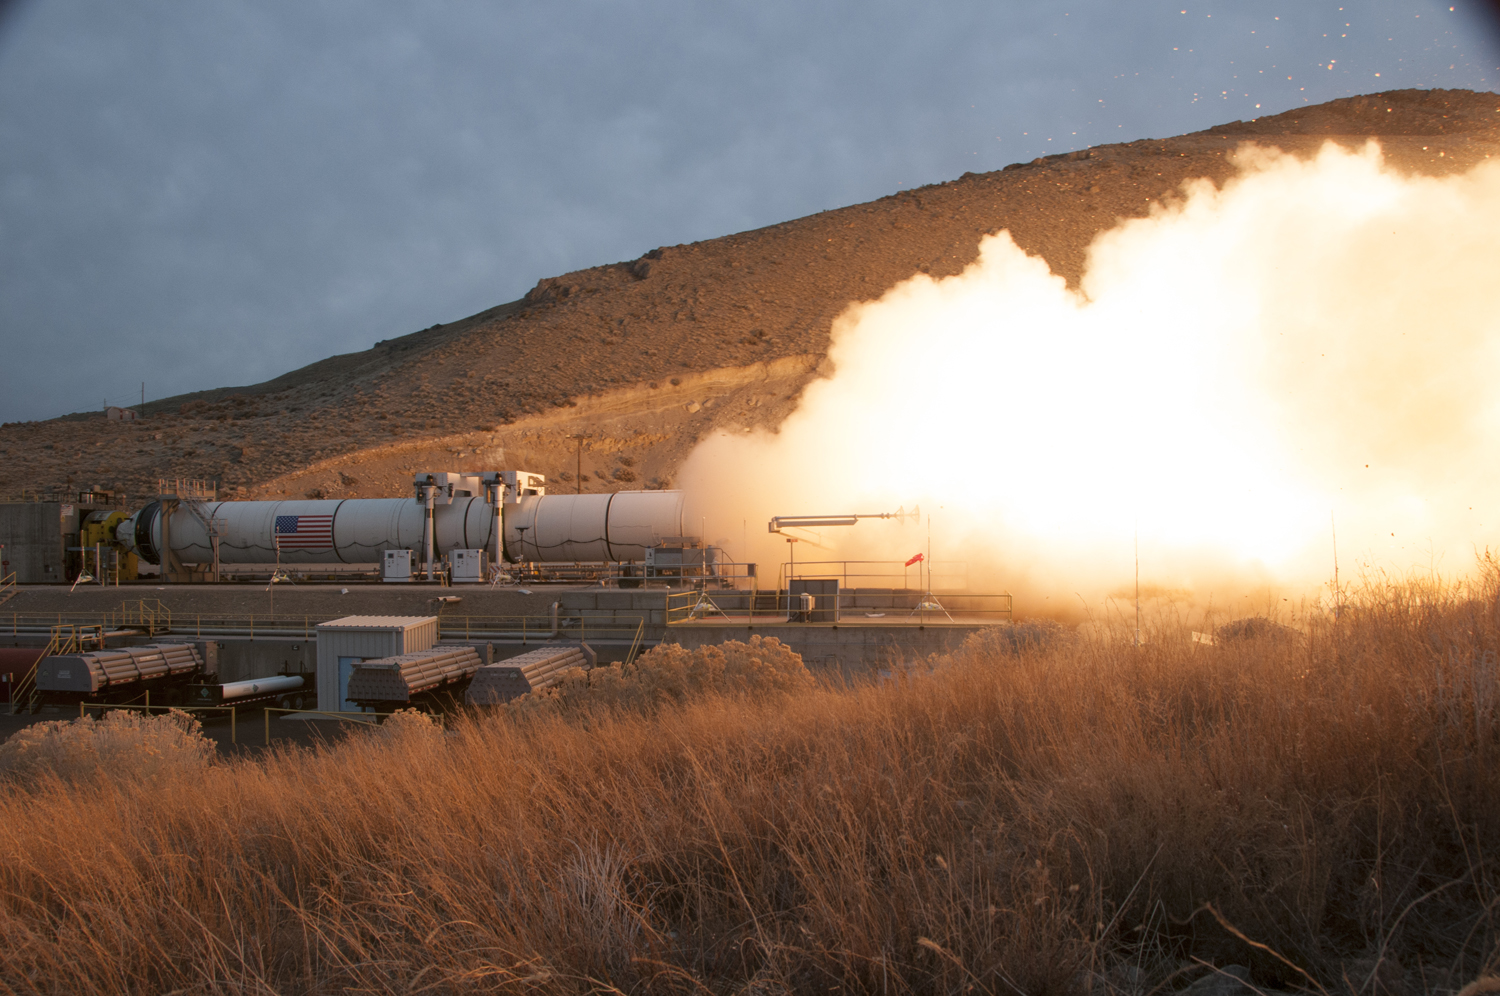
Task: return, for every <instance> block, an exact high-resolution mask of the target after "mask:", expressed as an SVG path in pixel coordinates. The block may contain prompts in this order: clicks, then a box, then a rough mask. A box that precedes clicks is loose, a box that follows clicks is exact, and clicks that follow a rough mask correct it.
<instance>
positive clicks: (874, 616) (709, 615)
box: [666, 589, 1015, 626]
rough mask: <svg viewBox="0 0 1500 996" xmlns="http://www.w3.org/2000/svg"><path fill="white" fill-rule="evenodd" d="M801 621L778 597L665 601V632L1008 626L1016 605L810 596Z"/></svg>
mask: <svg viewBox="0 0 1500 996" xmlns="http://www.w3.org/2000/svg"><path fill="white" fill-rule="evenodd" d="M813 598H814V603H813V609H812V612H811V614H810V618H809V617H804V615H803V611H802V609H801V605H800V599H799V597H798V596H796V595H792V594H790V593H789V592H788V591H786V590H781V591H761V592H748V591H681V592H673V593H671V594H669V595H668V596H667V597H666V617H667V625H668V626H683V625H690V624H699V625H713V624H718V625H726V624H731V625H755V624H775V623H791V622H811V623H832V624H842V625H846V626H847V625H866V626H892V625H929V624H934V625H935V624H944V623H952V624H954V625H976V624H985V623H998V622H1010V621H1012V619H1013V617H1014V609H1015V602H1014V599H1013V598H1012V597H1011V596H1010V594H1009V593H1006V592H999V593H981V592H968V591H958V592H944V591H939V592H937V593H936V594H934V593H932V592H922V591H914V590H911V589H898V590H884V591H868V590H859V589H855V590H851V591H845V590H840V591H839V592H838V594H837V596H834V595H832V594H828V595H814V596H813Z"/></svg>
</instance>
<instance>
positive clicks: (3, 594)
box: [0, 571, 16, 602]
mask: <svg viewBox="0 0 1500 996" xmlns="http://www.w3.org/2000/svg"><path fill="white" fill-rule="evenodd" d="M15 593H16V572H15V571H11V572H10V573H9V574H6V575H4V576H0V602H3V601H5V600H6V599H7V598H9V597H10V596H12V595H14V594H15Z"/></svg>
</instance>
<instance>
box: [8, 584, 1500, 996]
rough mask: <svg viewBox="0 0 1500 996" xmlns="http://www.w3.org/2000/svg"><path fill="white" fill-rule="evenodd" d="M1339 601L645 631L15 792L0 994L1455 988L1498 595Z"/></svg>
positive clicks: (1485, 839)
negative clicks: (875, 637)
mask: <svg viewBox="0 0 1500 996" xmlns="http://www.w3.org/2000/svg"><path fill="white" fill-rule="evenodd" d="M1338 608H1339V611H1338V613H1337V615H1335V614H1333V613H1326V614H1316V613H1314V614H1313V615H1311V616H1309V617H1308V618H1306V619H1302V620H1299V621H1298V622H1299V631H1298V636H1297V638H1296V639H1287V638H1284V635H1283V634H1280V632H1279V631H1267V632H1268V633H1269V634H1270V635H1269V636H1267V633H1255V632H1252V633H1249V634H1248V635H1247V636H1246V637H1245V638H1244V639H1237V640H1232V641H1226V642H1224V643H1222V644H1221V645H1220V646H1218V647H1208V646H1205V645H1203V644H1201V643H1194V642H1192V641H1191V640H1190V639H1189V638H1188V637H1189V634H1188V633H1187V632H1183V633H1180V634H1178V633H1174V632H1172V631H1169V630H1165V629H1163V630H1162V631H1160V632H1153V633H1152V634H1150V640H1149V642H1148V643H1147V644H1146V645H1145V646H1142V647H1135V646H1133V645H1132V642H1131V641H1116V640H1111V639H1109V638H1107V637H1106V636H1101V635H1098V634H1094V635H1086V636H1072V637H1069V638H1062V637H1061V635H1060V634H1058V633H1057V632H1056V631H1053V630H1051V629H1048V628H1046V627H1041V628H1038V629H1037V630H1036V632H1035V633H1034V634H1033V635H1034V636H1036V637H1037V638H1032V636H1027V635H1025V634H1009V635H1007V634H1002V633H998V632H997V633H995V634H991V635H990V636H989V637H988V638H987V639H978V640H974V641H972V642H971V643H970V644H969V645H968V646H966V648H965V649H964V650H963V651H961V652H959V653H957V654H955V655H953V657H952V658H950V659H948V660H946V661H940V662H937V666H936V667H935V668H934V669H933V670H932V671H931V673H926V672H925V668H924V669H923V673H920V674H918V673H910V674H906V675H905V676H902V677H898V679H897V680H893V681H889V682H886V683H884V684H877V683H870V684H858V683H855V684H851V685H848V686H839V687H834V686H830V685H816V686H815V685H810V684H809V683H808V681H807V680H806V679H804V678H802V677H798V676H797V670H796V668H792V667H790V666H789V662H788V666H783V665H781V664H774V665H773V664H771V659H772V658H773V657H776V658H777V659H779V660H783V661H787V659H786V658H781V657H778V656H777V655H780V654H783V653H785V648H781V649H780V650H777V649H776V648H775V647H772V648H770V649H768V648H767V644H768V643H769V641H766V642H763V643H761V644H760V645H759V646H758V649H757V651H756V652H755V653H749V652H748V651H747V652H746V654H747V656H745V657H744V659H743V661H744V662H748V661H752V660H758V661H760V662H761V665H765V666H766V667H769V668H770V669H771V670H772V671H773V672H774V673H775V674H778V675H790V676H791V677H790V678H787V679H786V681H785V682H783V681H782V679H781V678H777V679H776V680H768V681H759V682H750V681H748V679H747V682H746V683H743V684H736V683H735V681H731V680H730V679H729V677H728V676H730V675H732V674H749V675H754V674H763V670H764V669H763V668H762V666H760V665H756V666H751V665H749V664H748V663H744V662H742V663H735V662H736V661H737V660H739V658H736V657H735V654H736V653H739V651H734V652H731V650H724V651H721V653H722V655H723V661H722V670H720V663H719V662H718V661H717V658H715V657H714V656H713V655H712V654H709V653H707V652H699V651H694V652H691V653H689V652H687V651H683V650H680V649H676V650H673V649H664V650H659V651H655V652H653V654H652V655H648V657H647V658H644V659H643V662H642V667H641V668H640V669H638V670H637V671H636V672H633V674H634V677H632V676H631V675H632V673H631V672H626V671H624V670H621V671H619V672H618V673H617V674H615V675H614V676H613V677H606V675H605V674H600V675H599V678H600V682H599V684H598V685H597V686H596V685H595V684H594V682H593V679H590V680H589V682H588V683H587V684H586V685H583V684H578V685H575V686H573V687H564V688H563V689H560V690H559V691H558V692H557V693H555V695H553V696H550V697H549V700H550V704H547V703H542V704H538V705H534V706H532V707H529V708H521V709H514V710H510V711H504V710H501V711H497V712H496V713H494V714H490V715H486V716H468V717H461V718H459V719H458V720H457V721H456V722H454V723H451V724H450V726H449V729H448V730H447V731H446V732H444V731H442V730H439V729H438V728H437V727H435V726H433V725H432V724H430V723H427V722H425V721H422V720H419V719H409V720H404V721H402V722H401V723H400V725H399V726H396V727H391V728H390V730H389V735H386V736H356V737H352V738H351V739H350V740H349V741H347V742H345V743H343V744H341V745H339V746H336V747H333V748H324V749H319V750H315V751H305V750H295V749H290V748H286V749H282V750H279V751H277V752H275V753H273V754H270V755H268V756H263V757H261V758H260V759H258V760H253V761H236V762H233V763H220V764H217V765H213V766H210V767H207V768H197V769H193V770H191V771H186V770H185V771H181V772H178V773H176V774H173V775H169V776H165V777H164V778H162V779H159V780H157V781H155V782H132V781H121V780H108V781H104V782H83V783H80V784H78V785H75V786H70V785H68V784H65V783H62V782H58V781H51V782H47V783H45V784H39V785H37V786H35V787H34V788H32V789H31V790H29V791H25V792H21V793H13V794H11V795H9V796H8V797H6V798H3V799H0V931H3V936H4V937H5V938H6V943H5V946H4V947H3V949H0V987H4V988H6V989H9V990H11V991H18V992H59V993H61V992H67V993H104V992H108V993H121V992H132V993H158V992H166V991H176V992H225V993H227V992H236V993H241V992H277V993H332V992H343V991H347V990H350V989H354V990H360V991H379V992H411V993H416V992H475V991H504V992H516V993H521V992H525V993H543V992H545V993H552V992H556V993H577V994H583V993H599V992H612V993H647V992H653V993H654V992H682V993H689V992H691V993H703V992H712V993H721V992H722V993H731V992H741V993H751V992H754V993H772V992H781V993H792V992H795V993H809V994H811V993H819V994H824V996H827V994H830V993H838V994H840V996H842V994H844V993H849V992H861V993H881V994H908V993H911V994H916V993H922V994H926V993H933V994H936V993H953V994H967V993H988V994H1002V993H1006V994H1016V993H1027V994H1049V993H1084V992H1096V993H1097V992H1106V991H1116V992H1121V993H1125V992H1129V993H1134V994H1137V996H1145V994H1146V993H1148V992H1167V991H1170V990H1172V989H1174V988H1179V987H1182V986H1185V985H1187V984H1188V983H1189V982H1191V981H1193V980H1194V979H1197V978H1200V977H1204V976H1206V975H1208V974H1210V973H1211V972H1212V971H1213V970H1214V969H1213V968H1211V967H1210V966H1217V967H1218V968H1223V967H1225V966H1228V965H1230V964H1238V965H1242V966H1245V967H1246V968H1247V969H1248V971H1249V975H1250V978H1251V980H1252V982H1253V983H1254V984H1255V986H1256V987H1258V988H1259V989H1261V990H1269V989H1305V990H1311V991H1318V989H1319V988H1321V989H1323V990H1325V991H1326V992H1328V993H1330V994H1331V993H1374V992H1391V993H1402V992H1404V993H1407V994H1415V993H1421V992H1431V993H1438V992H1445V991H1449V990H1452V989H1456V988H1457V987H1458V986H1459V985H1461V984H1462V983H1463V982H1465V981H1468V980H1470V979H1473V978H1475V977H1476V976H1479V975H1481V974H1482V973H1484V972H1486V971H1491V970H1493V969H1494V968H1495V966H1496V959H1497V943H1500V923H1497V922H1496V913H1497V903H1500V889H1497V886H1500V877H1497V873H1496V869H1495V865H1494V861H1495V858H1494V856H1495V855H1500V764H1497V761H1500V727H1497V725H1496V705H1497V701H1500V682H1497V674H1496V654H1497V652H1500V583H1497V581H1496V574H1495V572H1494V571H1492V570H1490V571H1487V572H1486V573H1484V574H1483V576H1482V577H1481V578H1480V579H1479V580H1478V581H1476V582H1474V583H1473V584H1471V585H1468V586H1463V587H1459V586H1455V587H1448V588H1440V587H1437V586H1432V585H1429V586H1416V585H1406V586H1399V585H1398V586H1386V587H1378V586H1372V587H1370V588H1369V589H1368V590H1366V591H1365V592H1364V593H1363V595H1361V596H1359V597H1353V596H1347V597H1346V596H1342V595H1341V598H1340V602H1339V606H1338ZM1023 636H1024V637H1025V638H1019V637H1023ZM1012 637H1018V638H1012ZM731 649H732V648H731ZM700 654H701V656H700ZM798 666H799V667H800V663H799V665H798ZM648 673H649V674H650V675H651V676H650V677H649V678H647V677H646V675H647V674H648ZM736 680H738V679H736ZM632 681H633V682H635V683H636V684H637V685H638V687H636V688H634V689H631V690H627V691H620V689H619V688H616V686H615V684H613V683H615V682H618V683H620V684H621V685H623V684H629V683H631V682H632ZM596 688H597V689H598V690H603V689H614V691H612V692H610V693H609V694H605V693H604V692H603V691H598V693H597V694H596ZM648 689H649V691H648ZM617 692H618V694H616V693H617ZM58 841H68V842H70V846H69V847H67V848H59V847H58V846H57V842H58Z"/></svg>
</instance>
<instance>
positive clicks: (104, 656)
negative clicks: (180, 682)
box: [36, 643, 203, 694]
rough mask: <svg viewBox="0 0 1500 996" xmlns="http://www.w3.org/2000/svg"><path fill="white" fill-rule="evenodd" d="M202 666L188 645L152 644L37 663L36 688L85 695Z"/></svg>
mask: <svg viewBox="0 0 1500 996" xmlns="http://www.w3.org/2000/svg"><path fill="white" fill-rule="evenodd" d="M202 667H203V658H202V657H201V656H200V655H199V653H198V649H197V648H196V647H194V646H193V645H192V644H189V643H164V644H152V645H147V646H144V647H120V648H119V649H116V650H93V651H89V652H88V653H82V654H59V655H57V656H54V657H46V658H43V659H42V661H41V662H40V663H38V664H37V669H36V687H37V690H38V691H41V692H88V693H90V694H92V693H94V692H98V691H101V690H103V689H105V688H110V687H115V686H119V685H128V684H132V683H134V682H138V681H149V680H150V679H152V678H161V677H164V676H167V675H181V674H189V673H192V672H194V671H198V670H200V669H201V668H202Z"/></svg>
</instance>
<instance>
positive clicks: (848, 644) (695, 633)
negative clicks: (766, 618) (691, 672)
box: [662, 623, 984, 678]
mask: <svg viewBox="0 0 1500 996" xmlns="http://www.w3.org/2000/svg"><path fill="white" fill-rule="evenodd" d="M983 628H984V627H980V626H842V625H840V626H819V625H808V624H796V623H792V624H787V625H764V624H757V625H756V626H754V627H750V626H705V625H702V624H695V625H692V626H674V627H671V628H669V629H668V630H667V635H666V637H665V639H664V640H663V641H662V642H664V643H677V644H681V645H682V646H684V647H686V648H688V649H690V650H691V649H694V648H696V647H703V646H710V645H713V644H719V643H723V642H724V641H726V640H741V641H748V640H749V639H750V637H751V636H760V637H775V638H776V639H778V640H780V641H781V642H782V643H785V644H786V645H787V646H788V647H790V648H791V649H792V650H793V651H794V652H796V653H798V654H801V655H802V661H803V663H804V664H806V665H807V667H808V669H809V670H811V671H815V672H816V671H819V670H832V671H839V672H842V673H843V674H845V675H846V676H848V677H851V678H854V677H864V676H870V675H872V674H874V673H875V672H877V671H880V670H882V669H886V668H890V667H891V666H892V665H893V664H900V663H902V662H903V661H912V660H917V659H920V658H923V657H926V656H927V655H928V654H941V653H948V652H951V651H954V650H957V649H958V648H959V647H960V646H962V645H963V642H964V640H966V639H967V638H968V637H969V634H971V633H975V632H978V631H979V630H981V629H983Z"/></svg>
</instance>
